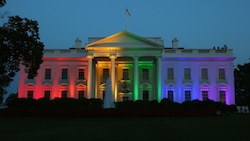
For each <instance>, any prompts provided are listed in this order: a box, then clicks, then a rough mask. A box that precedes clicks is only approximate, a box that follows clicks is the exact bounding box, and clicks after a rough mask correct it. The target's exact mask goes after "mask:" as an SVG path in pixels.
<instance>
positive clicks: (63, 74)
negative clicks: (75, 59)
mask: <svg viewBox="0 0 250 141" xmlns="http://www.w3.org/2000/svg"><path fill="white" fill-rule="evenodd" d="M62 79H68V69H62Z"/></svg>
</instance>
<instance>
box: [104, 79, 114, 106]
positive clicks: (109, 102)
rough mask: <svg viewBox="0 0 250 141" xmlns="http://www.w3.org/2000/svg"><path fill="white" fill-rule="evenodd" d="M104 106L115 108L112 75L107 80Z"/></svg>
mask: <svg viewBox="0 0 250 141" xmlns="http://www.w3.org/2000/svg"><path fill="white" fill-rule="evenodd" d="M103 108H104V109H108V108H115V103H114V97H113V94H112V90H111V79H110V77H108V78H107V80H106V88H105V95H104V100H103Z"/></svg>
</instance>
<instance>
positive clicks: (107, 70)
mask: <svg viewBox="0 0 250 141" xmlns="http://www.w3.org/2000/svg"><path fill="white" fill-rule="evenodd" d="M108 77H109V69H103V76H102V78H103V81H106V80H107V78H108Z"/></svg>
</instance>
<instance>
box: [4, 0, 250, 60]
mask: <svg viewBox="0 0 250 141" xmlns="http://www.w3.org/2000/svg"><path fill="white" fill-rule="evenodd" d="M126 6H127V8H128V10H129V12H130V14H131V15H132V16H131V17H128V21H127V23H128V31H129V32H132V33H134V34H137V35H139V36H160V37H162V38H163V39H164V42H165V46H171V40H172V39H173V38H174V37H178V39H179V45H180V46H183V47H185V48H212V47H213V46H216V47H217V46H221V47H222V46H223V45H224V44H226V45H227V46H228V47H229V48H232V49H234V55H235V56H236V57H237V59H236V60H235V62H234V63H235V64H239V63H240V64H243V63H246V62H248V61H249V58H250V53H249V52H250V14H249V13H250V0H70V1H69V0H7V5H6V6H5V7H3V8H1V9H0V14H2V13H5V12H7V13H8V15H9V16H10V15H19V16H21V17H27V18H30V19H33V20H37V21H38V22H39V27H40V37H41V41H42V42H43V43H44V44H45V48H48V49H51V48H69V47H72V46H74V40H75V38H77V37H78V38H80V39H81V40H82V41H83V43H87V38H88V37H89V36H95V37H96V36H97V37H99V36H100V37H105V36H109V35H111V34H113V33H116V32H120V31H122V30H124V29H125V25H126V14H125V9H126ZM4 21H6V19H2V21H1V22H2V23H3V22H4Z"/></svg>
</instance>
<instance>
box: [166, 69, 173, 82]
mask: <svg viewBox="0 0 250 141" xmlns="http://www.w3.org/2000/svg"><path fill="white" fill-rule="evenodd" d="M167 80H174V69H173V68H168V69H167Z"/></svg>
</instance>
